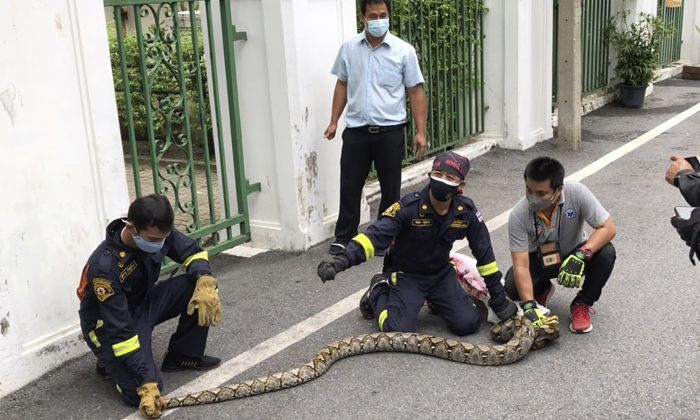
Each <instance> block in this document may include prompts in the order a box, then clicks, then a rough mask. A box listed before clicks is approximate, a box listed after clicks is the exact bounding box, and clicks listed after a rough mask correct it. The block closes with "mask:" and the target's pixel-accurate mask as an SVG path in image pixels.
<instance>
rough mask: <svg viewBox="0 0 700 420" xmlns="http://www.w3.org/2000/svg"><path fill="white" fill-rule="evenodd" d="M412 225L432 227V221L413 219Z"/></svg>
mask: <svg viewBox="0 0 700 420" xmlns="http://www.w3.org/2000/svg"><path fill="white" fill-rule="evenodd" d="M411 225H413V226H432V225H433V220H432V219H413V220H411Z"/></svg>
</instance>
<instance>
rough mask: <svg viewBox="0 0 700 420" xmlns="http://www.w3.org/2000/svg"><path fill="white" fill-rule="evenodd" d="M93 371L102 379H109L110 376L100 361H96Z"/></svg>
mask: <svg viewBox="0 0 700 420" xmlns="http://www.w3.org/2000/svg"><path fill="white" fill-rule="evenodd" d="M95 370H96V371H97V374H98V375H100V377H101V378H102V379H110V378H111V376H110V374H109V373H107V368H105V367H104V366H103V365H102V363H100V361H99V360H98V361H97V364H96V365H95Z"/></svg>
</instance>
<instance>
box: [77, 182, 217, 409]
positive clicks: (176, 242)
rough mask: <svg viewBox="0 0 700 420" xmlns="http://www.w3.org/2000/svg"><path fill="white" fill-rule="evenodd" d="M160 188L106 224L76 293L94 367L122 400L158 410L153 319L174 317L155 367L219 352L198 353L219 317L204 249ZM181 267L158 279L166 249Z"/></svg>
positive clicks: (201, 361) (180, 365) (196, 363)
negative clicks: (177, 221) (178, 225)
mask: <svg viewBox="0 0 700 420" xmlns="http://www.w3.org/2000/svg"><path fill="white" fill-rule="evenodd" d="M173 219H174V218H173V210H172V207H171V206H170V202H169V201H168V199H167V198H166V197H164V196H160V195H155V194H153V195H149V196H147V197H141V198H138V199H136V200H135V201H134V202H133V203H131V206H130V207H129V213H128V217H127V220H120V219H118V220H115V221H113V222H111V223H110V224H109V226H107V237H106V238H105V240H104V241H103V242H102V243H101V244H100V245H99V246H98V247H97V249H96V250H95V251H94V252H93V253H92V255H91V256H90V258H89V259H88V261H87V264H86V265H85V267H84V268H83V274H82V278H81V281H80V286H79V287H78V290H77V293H78V298H79V299H80V311H79V315H80V326H81V329H82V331H83V335H84V337H85V341H86V342H87V345H88V347H90V350H92V352H93V353H94V354H95V356H97V360H98V361H97V372H98V373H99V374H100V375H101V376H103V377H105V378H111V380H112V381H114V383H115V384H116V388H117V390H118V391H119V393H121V397H122V400H123V401H124V402H125V403H126V404H128V405H132V406H138V407H139V410H140V411H141V413H142V414H143V415H144V416H146V417H148V418H158V417H160V416H161V414H162V411H163V405H164V402H165V399H164V398H163V397H162V396H161V392H162V390H163V380H162V378H161V376H160V373H159V372H158V368H157V367H156V364H155V361H154V359H153V352H152V350H151V334H152V332H153V329H154V327H155V326H156V325H158V324H160V323H162V322H165V321H167V320H169V319H172V318H175V317H180V318H179V323H178V326H177V329H176V330H175V332H174V333H173V335H172V336H171V337H170V343H169V345H168V350H167V351H166V353H165V357H164V360H163V363H162V365H161V369H162V370H163V371H168V372H172V371H179V370H186V369H193V370H203V369H210V368H213V367H216V366H218V365H219V363H220V360H219V359H217V358H214V357H210V356H205V355H204V347H205V345H206V340H207V333H208V331H209V326H213V325H216V324H217V323H219V322H220V321H221V303H220V302H219V297H218V290H217V285H216V278H215V277H214V276H213V275H212V272H211V268H210V267H209V262H208V257H207V252H206V251H203V250H202V249H201V248H200V247H199V246H198V245H197V242H195V241H194V240H193V239H191V238H189V237H187V236H185V235H184V234H182V233H181V232H179V231H178V230H177V229H175V228H174V227H173ZM166 256H167V257H170V258H171V259H172V260H173V261H175V262H177V263H180V264H182V265H183V266H184V267H185V269H186V270H187V271H186V273H185V274H182V275H178V276H174V277H170V278H169V279H167V280H163V281H158V276H159V273H160V269H161V264H162V262H163V260H164V258H165V257H166Z"/></svg>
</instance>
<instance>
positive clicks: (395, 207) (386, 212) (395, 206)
mask: <svg viewBox="0 0 700 420" xmlns="http://www.w3.org/2000/svg"><path fill="white" fill-rule="evenodd" d="M399 209H401V206H400V205H399V203H394V204H392V205H391V207H389V208H388V209H386V210H384V213H382V216H389V217H394V216H396V212H397V211H399Z"/></svg>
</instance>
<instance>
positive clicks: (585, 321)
mask: <svg viewBox="0 0 700 420" xmlns="http://www.w3.org/2000/svg"><path fill="white" fill-rule="evenodd" d="M594 313H595V311H594V310H593V308H591V307H590V306H588V305H586V304H585V303H577V304H576V305H571V325H569V329H570V330H571V332H573V333H577V334H585V333H587V332H590V331H591V330H592V329H593V324H591V314H594Z"/></svg>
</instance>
